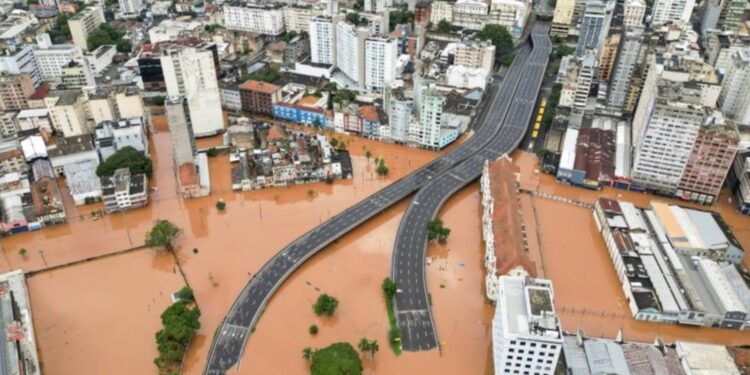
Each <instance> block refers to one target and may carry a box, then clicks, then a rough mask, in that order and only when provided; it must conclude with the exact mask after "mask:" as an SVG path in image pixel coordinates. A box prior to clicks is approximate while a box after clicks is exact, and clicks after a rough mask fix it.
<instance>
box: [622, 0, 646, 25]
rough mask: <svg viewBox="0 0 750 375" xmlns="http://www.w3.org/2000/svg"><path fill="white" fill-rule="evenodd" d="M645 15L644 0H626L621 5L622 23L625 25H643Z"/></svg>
mask: <svg viewBox="0 0 750 375" xmlns="http://www.w3.org/2000/svg"><path fill="white" fill-rule="evenodd" d="M645 16H646V2H645V1H644V0H626V1H625V4H623V7H622V23H623V25H625V27H636V26H638V27H640V26H643V18H644V17H645Z"/></svg>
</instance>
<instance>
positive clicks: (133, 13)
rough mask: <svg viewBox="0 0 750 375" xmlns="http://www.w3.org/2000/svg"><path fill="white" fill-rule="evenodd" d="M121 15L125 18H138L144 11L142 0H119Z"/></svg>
mask: <svg viewBox="0 0 750 375" xmlns="http://www.w3.org/2000/svg"><path fill="white" fill-rule="evenodd" d="M118 3H119V5H120V15H121V16H122V17H125V18H129V17H137V16H138V15H139V14H140V13H141V10H142V9H143V8H142V7H143V3H142V2H141V0H118Z"/></svg>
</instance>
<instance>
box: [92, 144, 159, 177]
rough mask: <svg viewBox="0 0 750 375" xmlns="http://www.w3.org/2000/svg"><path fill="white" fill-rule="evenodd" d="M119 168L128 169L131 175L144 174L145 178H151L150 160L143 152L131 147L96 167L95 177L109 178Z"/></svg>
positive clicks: (122, 149) (123, 149)
mask: <svg viewBox="0 0 750 375" xmlns="http://www.w3.org/2000/svg"><path fill="white" fill-rule="evenodd" d="M120 168H128V169H129V170H130V173H132V174H139V173H144V174H145V175H146V176H148V177H151V171H152V168H153V166H152V164H151V159H149V158H148V156H146V155H145V154H144V153H143V152H141V151H138V150H136V149H134V148H133V147H130V146H125V147H123V148H121V149H119V150H117V152H115V153H114V154H112V156H110V157H108V158H107V160H105V161H104V162H103V163H101V164H99V166H97V167H96V175H97V176H99V177H102V176H111V175H113V174H114V173H115V171H116V170H118V169H120Z"/></svg>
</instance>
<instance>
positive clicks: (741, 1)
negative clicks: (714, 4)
mask: <svg viewBox="0 0 750 375" xmlns="http://www.w3.org/2000/svg"><path fill="white" fill-rule="evenodd" d="M746 8H747V1H746V0H724V8H723V9H722V12H721V14H720V15H719V26H720V27H721V29H722V30H724V31H726V32H730V33H734V32H737V31H738V29H739V27H740V25H741V24H742V20H743V16H744V14H745V9H746Z"/></svg>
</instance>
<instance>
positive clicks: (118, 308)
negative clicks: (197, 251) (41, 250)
mask: <svg viewBox="0 0 750 375" xmlns="http://www.w3.org/2000/svg"><path fill="white" fill-rule="evenodd" d="M27 285H28V288H29V295H30V298H31V305H32V311H33V312H32V314H33V316H34V328H35V331H36V338H37V346H38V350H39V354H40V361H41V363H42V370H43V373H44V374H46V375H58V374H59V375H69V374H111V375H132V374H153V373H155V369H156V367H155V366H154V364H153V360H154V358H155V357H156V356H157V352H156V345H155V344H154V334H155V333H156V331H158V330H159V329H161V322H160V319H159V315H160V314H161V312H162V311H163V310H164V309H165V308H166V307H167V306H168V305H169V303H170V297H169V295H170V294H171V293H174V292H175V291H177V290H179V289H180V288H181V287H182V286H183V285H184V284H183V282H182V279H181V277H180V276H179V273H176V272H175V271H174V260H173V258H172V257H171V256H170V255H168V254H166V253H164V252H161V251H160V252H158V253H157V252H154V251H137V252H132V253H128V254H121V255H116V256H114V257H110V258H107V259H103V260H98V261H96V262H90V263H84V264H81V265H77V266H73V267H68V268H64V269H59V270H55V271H51V272H47V273H42V274H38V275H35V276H33V277H30V278H28V279H27Z"/></svg>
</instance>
